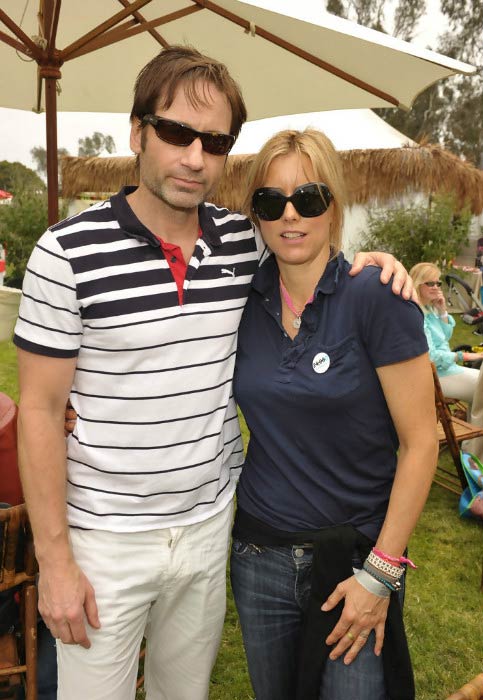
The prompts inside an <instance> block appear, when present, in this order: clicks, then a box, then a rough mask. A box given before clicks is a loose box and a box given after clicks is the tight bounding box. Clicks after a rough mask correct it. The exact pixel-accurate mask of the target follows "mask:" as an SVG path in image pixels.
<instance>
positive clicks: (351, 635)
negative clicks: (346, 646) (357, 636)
mask: <svg viewBox="0 0 483 700" xmlns="http://www.w3.org/2000/svg"><path fill="white" fill-rule="evenodd" d="M345 636H346V637H349V639H350V640H351V642H353V641H354V635H353V634H352V633H351V632H346V633H345Z"/></svg>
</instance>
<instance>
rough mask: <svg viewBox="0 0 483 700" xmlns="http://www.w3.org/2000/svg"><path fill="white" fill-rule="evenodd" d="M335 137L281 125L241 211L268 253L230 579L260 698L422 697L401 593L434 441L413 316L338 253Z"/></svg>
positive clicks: (246, 367) (341, 198)
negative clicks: (415, 680) (414, 672)
mask: <svg viewBox="0 0 483 700" xmlns="http://www.w3.org/2000/svg"><path fill="white" fill-rule="evenodd" d="M344 203H345V188H344V182H343V178H342V170H341V165H340V161H339V158H338V155H337V153H336V151H335V149H334V147H333V145H332V143H331V142H330V141H329V140H328V139H327V138H326V137H325V136H324V135H323V134H322V133H321V132H318V131H314V130H307V131H304V132H298V131H283V132H280V133H279V134H277V135H275V136H274V137H273V138H271V139H270V140H269V141H268V142H267V143H266V144H265V146H264V147H263V148H262V150H261V151H260V153H259V154H258V156H257V157H256V158H255V161H254V164H253V167H252V170H251V173H250V176H249V183H248V195H247V201H246V206H245V211H246V212H248V211H250V213H251V214H252V215H253V219H254V220H255V222H256V223H257V225H259V227H260V231H261V233H262V236H263V238H264V241H265V243H266V244H267V245H268V246H269V248H270V249H271V251H272V252H273V256H271V257H270V258H269V259H268V260H267V261H266V262H264V263H263V264H262V266H261V267H260V268H259V269H258V271H257V273H256V274H255V277H254V279H253V282H252V291H251V293H250V296H249V298H248V302H247V305H246V307H245V311H244V314H243V317H242V321H241V324H240V329H239V335H238V350H237V359H236V366H235V377H234V393H235V398H236V401H237V402H238V404H239V406H240V408H241V410H242V413H243V415H244V416H245V419H246V422H247V425H248V428H249V430H250V442H249V445H248V450H247V455H246V460H245V464H244V466H243V470H242V473H241V476H240V481H239V485H238V489H237V512H236V517H235V523H234V529H233V545H232V555H231V578H232V588H233V593H234V597H235V602H236V606H237V609H238V613H239V616H240V622H241V629H242V633H243V641H244V645H245V649H246V654H247V660H248V668H249V673H250V678H251V681H252V685H253V689H254V694H255V696H256V698H257V700H295V698H297V700H346V699H347V698H357V700H387V699H388V698H389V699H392V698H395V697H397V698H404V700H411V699H412V698H414V686H413V681H412V672H411V664H410V659H409V654H408V649H407V643H406V638H405V635H404V628H403V623H402V616H401V609H400V605H399V598H398V596H397V594H396V591H400V590H401V589H402V586H403V580H404V573H405V568H404V564H405V563H406V562H407V561H408V560H407V559H406V558H405V556H404V552H405V549H406V547H407V544H408V540H409V537H410V535H411V532H412V530H413V528H414V527H415V525H416V522H417V520H418V518H419V515H420V513H421V510H422V508H423V506H424V503H425V501H426V497H427V494H428V491H429V488H430V486H431V481H432V477H433V473H434V469H435V466H436V459H437V440H436V418H435V404H434V393H433V381H432V373H431V367H430V362H429V358H428V353H427V342H426V339H425V336H424V332H423V318H422V313H421V310H420V309H419V307H418V305H417V304H416V303H414V302H408V301H405V300H404V299H402V298H401V297H398V296H395V295H394V294H391V292H390V290H388V289H387V288H386V287H384V285H381V283H380V281H379V276H378V273H377V271H376V270H374V269H370V268H366V269H365V270H363V271H362V272H361V273H360V274H359V275H357V277H356V278H353V277H351V276H350V274H349V273H350V265H349V263H348V262H347V261H346V260H345V259H344V256H343V254H342V253H341V252H340V245H341V230H342V220H343V209H344Z"/></svg>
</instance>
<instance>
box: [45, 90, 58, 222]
mask: <svg viewBox="0 0 483 700" xmlns="http://www.w3.org/2000/svg"><path fill="white" fill-rule="evenodd" d="M44 80H45V128H46V140H47V202H48V222H49V226H52V225H53V224H55V223H57V221H58V220H59V169H58V159H57V77H50V76H45V77H44Z"/></svg>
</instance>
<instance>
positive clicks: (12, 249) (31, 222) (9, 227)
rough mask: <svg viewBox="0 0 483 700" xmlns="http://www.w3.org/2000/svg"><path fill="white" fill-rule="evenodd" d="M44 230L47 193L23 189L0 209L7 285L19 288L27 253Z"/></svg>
mask: <svg viewBox="0 0 483 700" xmlns="http://www.w3.org/2000/svg"><path fill="white" fill-rule="evenodd" d="M62 216H64V214H62ZM46 228H47V195H46V193H38V192H31V191H27V190H24V191H22V192H20V193H19V194H17V195H16V196H15V197H14V198H13V200H12V203H11V204H3V205H1V206H0V242H1V243H2V244H3V245H4V246H5V248H6V250H7V270H6V275H5V284H6V285H7V286H10V287H18V288H20V287H21V286H22V282H23V277H24V274H25V268H26V267H27V262H28V259H29V257H30V253H31V252H32V250H33V248H34V246H35V244H36V242H37V240H38V239H39V238H40V236H41V235H42V234H43V232H44V231H45V230H46Z"/></svg>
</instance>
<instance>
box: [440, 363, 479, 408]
mask: <svg viewBox="0 0 483 700" xmlns="http://www.w3.org/2000/svg"><path fill="white" fill-rule="evenodd" d="M461 369H462V370H463V371H462V372H458V374H448V376H447V377H440V378H439V383H440V384H441V389H442V390H443V394H444V395H445V396H450V397H451V398H454V399H460V400H461V401H465V402H466V403H467V404H468V417H469V415H470V413H471V404H472V403H473V397H474V395H475V390H476V385H477V383H478V377H479V375H480V370H479V369H473V368H472V367H461Z"/></svg>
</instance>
